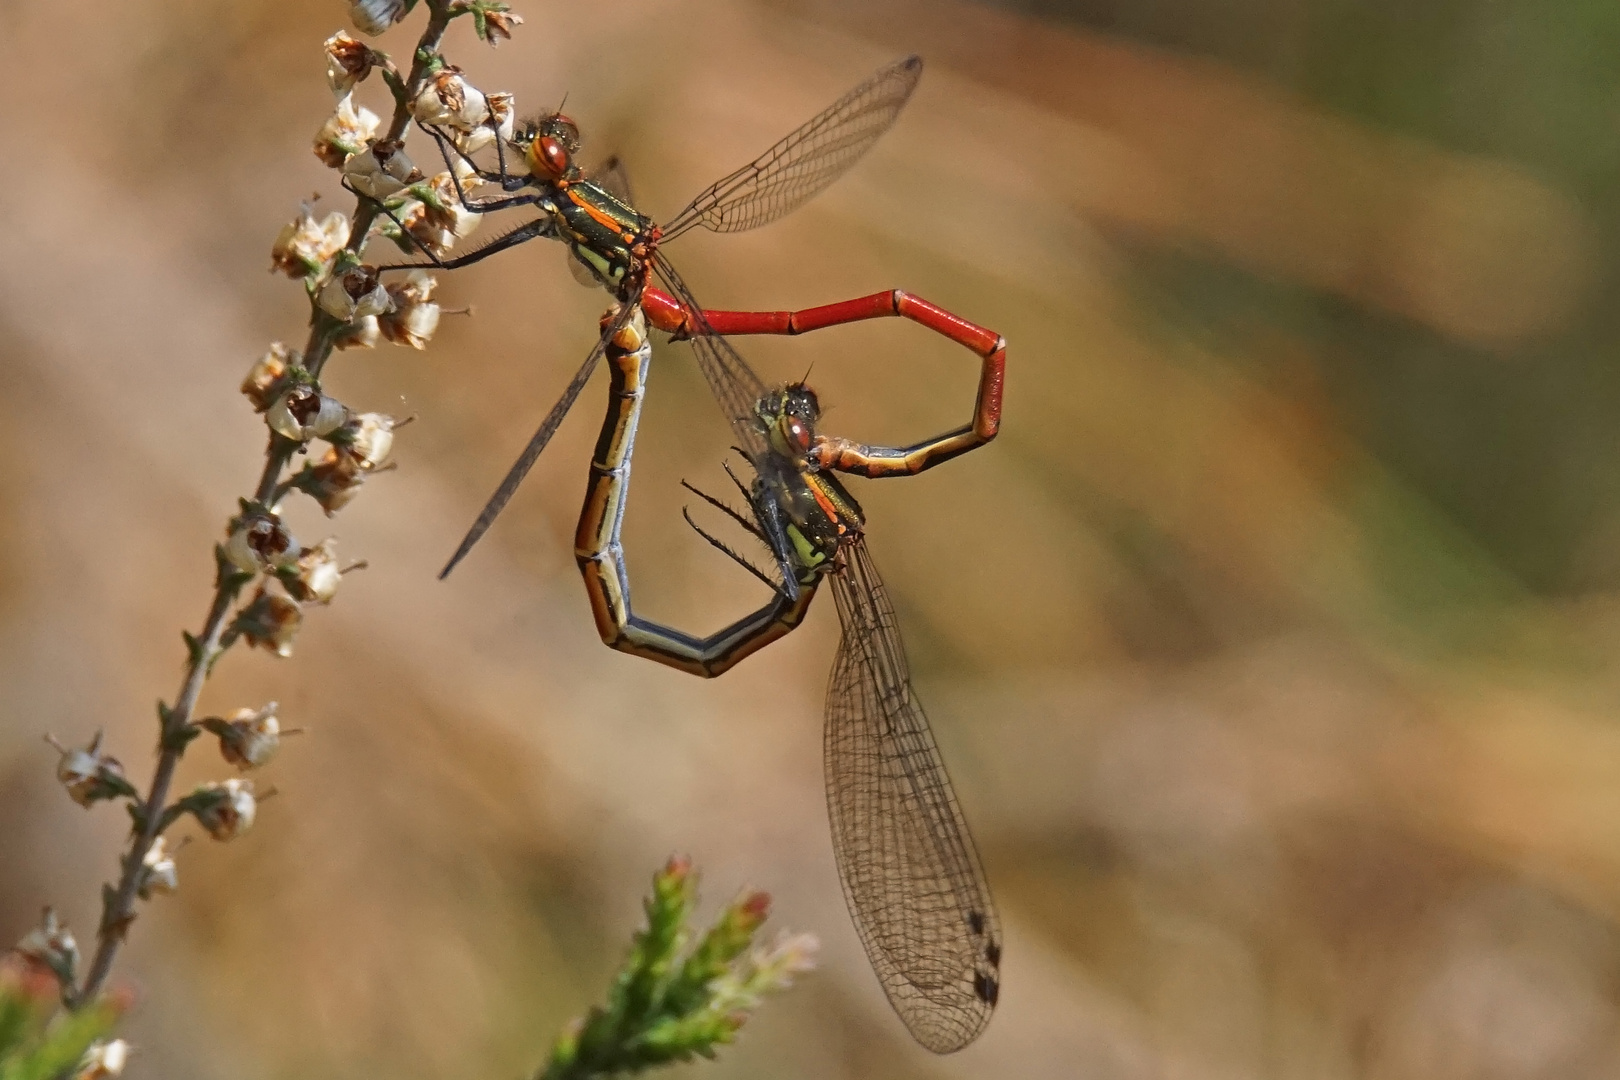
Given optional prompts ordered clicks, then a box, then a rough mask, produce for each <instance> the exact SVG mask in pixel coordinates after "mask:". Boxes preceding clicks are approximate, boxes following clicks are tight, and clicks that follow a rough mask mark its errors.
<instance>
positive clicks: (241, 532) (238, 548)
mask: <svg viewBox="0 0 1620 1080" xmlns="http://www.w3.org/2000/svg"><path fill="white" fill-rule="evenodd" d="M298 554H299V547H298V541H297V540H294V539H293V535H292V533H290V532H288V531H287V527H286V526H285V525H283V524H282V523H281V519H280V518H278V517H276V516H275V515H273V514H252V515H249V516H248V517H246V518H244V519H243V520H242V522H241V524H239V525H238V526H237V527H236V528H235V529H233V530H232V531H231V535H230V537H229V539H227V540H226V541H225V558H226V559H228V560H229V561H230V564H231V565H232V566H234V567H236V568H237V569H238V570H240V571H242V572H243V573H244V574H256V573H258V572H259V571H260V570H275V569H277V568H278V567H282V566H286V565H287V564H289V563H292V562H295V561H297V559H298Z"/></svg>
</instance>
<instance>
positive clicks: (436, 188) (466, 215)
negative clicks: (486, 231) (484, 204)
mask: <svg viewBox="0 0 1620 1080" xmlns="http://www.w3.org/2000/svg"><path fill="white" fill-rule="evenodd" d="M465 189H466V186H465V184H464V185H463V190H465ZM412 190H413V191H415V192H417V193H419V194H420V195H421V196H422V200H421V201H420V202H416V203H413V204H412V205H411V207H410V209H409V210H407V211H406V212H405V214H404V216H403V217H401V218H400V220H401V221H402V222H403V223H404V225H405V231H406V232H408V233H410V234H411V238H412V239H414V240H416V241H417V242H418V243H419V244H421V245H422V246H423V247H425V248H427V249H428V250H429V251H431V252H433V254H435V255H437V256H439V257H440V258H443V257H444V256H445V255H447V254H449V252H450V249H451V248H453V247H455V245H456V241H457V240H462V239H465V238H466V237H468V236H470V235H472V232H473V230H474V229H476V228H478V223H479V221H480V219H481V218H482V216H483V215H481V214H475V213H473V212H472V211H471V210H468V209H467V208H466V207H465V206H464V205H462V202H461V196H460V195H459V194H457V193H456V182H455V179H454V178H452V177H451V175H450V174H449V173H447V172H442V173H439V174H438V175H436V176H434V177H433V179H432V180H429V181H428V182H427V184H426V185H418V186H417V187H415V188H413V189H412Z"/></svg>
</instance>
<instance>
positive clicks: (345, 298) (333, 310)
mask: <svg viewBox="0 0 1620 1080" xmlns="http://www.w3.org/2000/svg"><path fill="white" fill-rule="evenodd" d="M315 303H316V304H318V305H319V306H320V308H321V310H322V311H324V312H326V313H327V314H328V315H330V316H332V317H333V318H334V319H341V320H342V321H343V322H353V321H354V320H356V319H363V318H365V317H366V316H367V315H381V314H382V313H383V312H385V311H387V310H388V309H389V307H390V306H391V305H392V303H393V301H391V300H390V299H389V297H388V290H387V289H386V288H384V286H383V284H382V281H381V280H380V279H379V278H378V277H377V271H376V270H374V269H373V268H371V267H369V266H351V267H350V268H349V269H347V270H345V271H344V272H343V273H341V274H337V275H335V276H333V277H331V278H329V279H327V282H326V284H324V285H322V286H321V291H320V292H319V293H317V294H316V296H315Z"/></svg>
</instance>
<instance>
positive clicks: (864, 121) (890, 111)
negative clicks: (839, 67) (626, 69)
mask: <svg viewBox="0 0 1620 1080" xmlns="http://www.w3.org/2000/svg"><path fill="white" fill-rule="evenodd" d="M921 77H922V57H920V56H908V57H906V58H905V59H904V60H900V61H897V62H896V63H893V64H890V65H889V66H888V67H886V68H883V69H882V70H880V71H878V72H877V73H876V74H875V75H873V76H872V77H871V78H870V79H867V80H866V81H865V82H863V83H861V85H859V86H857V87H856V88H855V89H853V90H851V91H850V92H849V93H847V94H845V95H844V96H843V97H841V98H839V99H838V100H837V101H835V102H833V104H832V105H831V106H830V107H829V108H828V109H827V110H826V111H825V112H823V113H821V114H820V115H819V116H817V117H816V118H815V119H813V120H811V121H810V122H809V123H807V124H805V125H804V126H803V127H801V128H799V129H798V130H797V131H795V132H793V134H791V135H789V136H788V137H787V138H785V139H783V140H782V141H781V142H779V143H777V144H776V145H775V146H773V147H771V148H770V149H769V150H767V151H765V152H764V153H763V154H761V155H760V156H759V157H757V158H755V159H754V160H753V161H751V162H749V163H748V164H747V165H744V166H743V167H742V168H740V169H738V170H737V171H736V172H734V173H732V174H731V175H730V176H727V177H725V178H724V179H722V180H719V181H717V182H716V183H714V184H713V185H712V186H710V187H709V188H707V189H706V190H705V191H704V192H703V193H702V194H700V195H699V196H698V197H697V198H695V199H693V200H692V202H691V204H690V205H688V206H687V208H686V209H685V210H682V211H681V212H680V213H679V214H677V215H675V217H674V219H672V220H671V221H670V222H669V224H668V225H666V226H665V227H664V238H665V239H666V240H668V239H672V238H674V237H676V236H679V235H680V234H681V233H683V232H685V231H686V230H688V229H690V228H692V227H693V226H696V225H701V226H703V227H704V228H705V229H712V230H714V231H715V232H741V231H742V230H744V229H753V228H758V227H759V226H761V225H764V224H766V223H767V222H771V221H775V220H776V219H777V218H779V217H781V216H782V215H783V214H786V213H788V212H789V211H791V210H794V209H797V208H798V207H799V206H801V205H803V204H804V203H805V202H807V201H809V200H810V198H811V197H812V196H814V195H815V194H816V193H817V192H819V191H821V189H822V188H825V187H826V186H827V185H828V184H831V183H832V182H833V181H834V180H836V179H838V178H839V177H840V176H842V175H843V174H844V172H845V171H846V170H847V169H849V167H850V166H851V165H854V164H855V162H856V161H858V160H859V159H860V157H861V155H862V154H864V153H866V152H867V151H868V150H870V149H871V148H872V144H873V143H874V142H876V141H877V140H878V137H879V136H880V135H882V134H883V133H884V132H885V131H888V130H889V127H890V126H891V125H892V124H893V123H894V121H895V117H897V116H899V115H900V109H901V107H903V106H904V105H905V103H906V100H907V99H908V98H910V97H911V92H912V91H913V90H915V89H916V88H917V80H918V79H919V78H921Z"/></svg>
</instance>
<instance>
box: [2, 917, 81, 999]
mask: <svg viewBox="0 0 1620 1080" xmlns="http://www.w3.org/2000/svg"><path fill="white" fill-rule="evenodd" d="M16 952H17V955H19V956H21V957H23V958H24V959H25V960H31V961H33V962H34V963H36V964H43V965H44V966H45V967H47V968H50V969H51V971H52V972H54V973H55V974H56V977H57V979H58V980H60V982H61V983H62V985H63V986H72V985H73V983H74V981H75V978H76V975H75V973H76V972H77V971H78V969H79V943H78V942H77V941H76V940H74V938H73V931H71V930H69V929H68V928H67V927H66V926H63V925H62V924H61V923H60V922H58V921H57V918H56V912H55V911H53V910H51V909H50V908H46V909H45V913H44V915H43V916H41V918H40V921H39V925H38V926H36V927H35V928H34V929H32V930H30V931H29V932H28V933H27V934H26V935H25V936H24V937H23V939H22V940H21V941H19V942H17V948H16Z"/></svg>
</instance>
